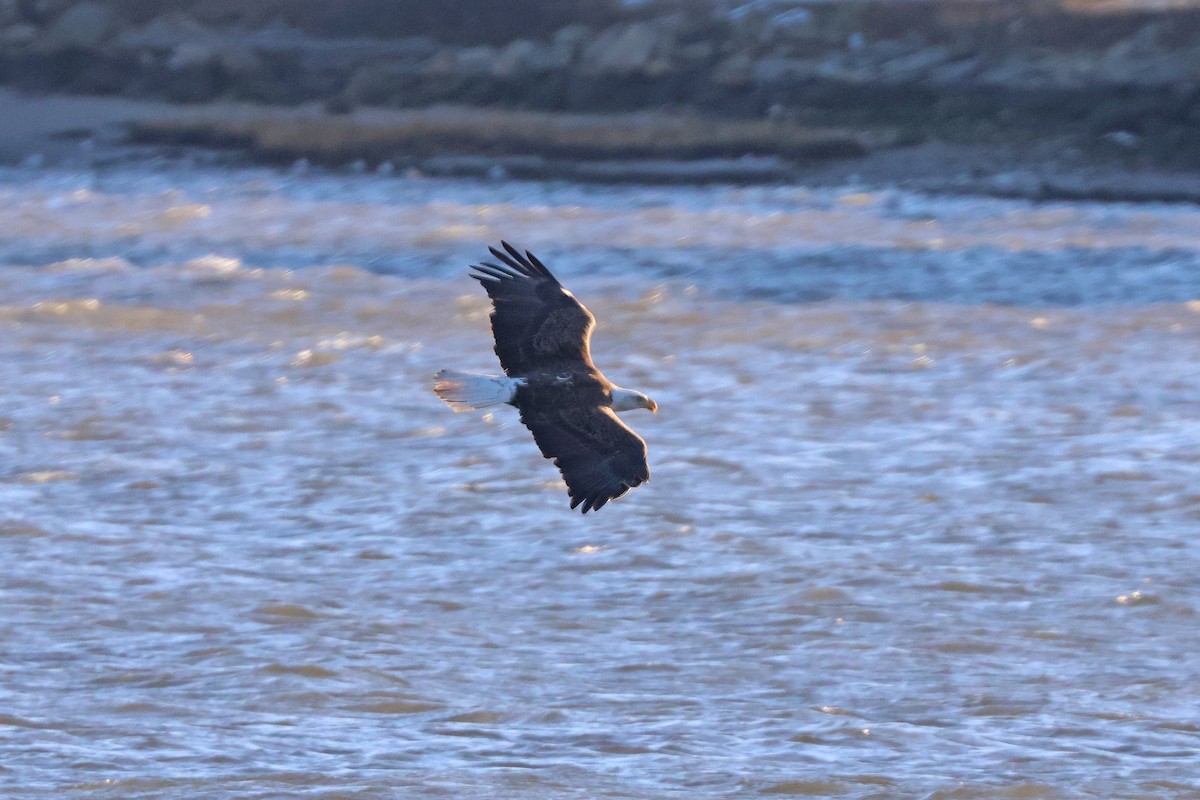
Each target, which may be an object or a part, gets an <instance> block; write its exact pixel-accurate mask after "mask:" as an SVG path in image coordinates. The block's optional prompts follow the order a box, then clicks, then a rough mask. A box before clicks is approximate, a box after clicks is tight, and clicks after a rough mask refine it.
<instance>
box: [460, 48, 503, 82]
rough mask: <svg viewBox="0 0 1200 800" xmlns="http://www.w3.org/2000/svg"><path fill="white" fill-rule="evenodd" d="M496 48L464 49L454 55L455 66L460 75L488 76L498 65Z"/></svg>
mask: <svg viewBox="0 0 1200 800" xmlns="http://www.w3.org/2000/svg"><path fill="white" fill-rule="evenodd" d="M496 57H497V53H496V48H494V47H489V46H488V45H479V46H478V47H464V48H463V49H462V50H459V51H458V52H457V53H456V54H455V55H454V66H455V69H456V70H457V71H458V73H459V74H460V75H469V76H478V75H487V74H488V73H490V72H491V71H492V65H493V64H495V63H496Z"/></svg>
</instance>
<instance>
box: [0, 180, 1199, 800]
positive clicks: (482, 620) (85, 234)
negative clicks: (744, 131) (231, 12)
mask: <svg viewBox="0 0 1200 800" xmlns="http://www.w3.org/2000/svg"><path fill="white" fill-rule="evenodd" d="M0 231H3V234H4V235H3V241H0V263H3V264H4V266H3V267H0V334H2V335H0V382H2V385H3V387H4V389H3V391H2V392H0V454H2V457H3V461H2V463H3V468H2V469H0V547H2V548H3V551H4V553H5V556H6V557H5V568H4V570H3V574H2V575H0V669H2V670H3V673H2V674H3V680H2V681H0V787H3V791H2V794H3V795H4V796H5V797H31V798H32V797H47V798H49V797H64V796H65V797H103V798H159V797H187V798H227V797H237V798H295V797H314V798H349V797H362V798H381V797H388V798H391V797H405V798H407V797H452V798H492V797H515V798H517V797H519V798H601V797H619V798H647V799H649V798H662V797H687V798H693V797H704V798H708V797H754V796H759V795H767V796H772V795H796V796H815V797H848V798H908V797H912V798H918V797H919V798H943V799H947V800H948V799H949V798H1074V797H1096V798H1114V797H1147V798H1150V797H1200V766H1198V765H1200V760H1198V759H1197V746H1198V745H1200V689H1198V688H1197V687H1200V657H1197V647H1198V645H1200V635H1198V633H1197V631H1198V619H1197V610H1198V607H1200V601H1198V597H1197V577H1196V576H1197V574H1200V543H1198V542H1197V536H1196V533H1197V529H1198V528H1200V489H1198V488H1197V484H1196V473H1197V468H1198V465H1200V411H1198V410H1197V409H1198V408H1200V406H1198V405H1197V398H1198V397H1200V368H1198V367H1200V355H1198V354H1200V304H1198V303H1197V302H1194V301H1195V299H1196V298H1200V211H1198V210H1196V209H1192V208H1188V207H1170V206H1159V207H1124V206H1100V205H1044V206H1036V205H1029V204H1023V203H1017V202H1000V201H983V200H971V199H961V198H960V199H942V198H931V197H921V196H915V195H907V194H905V193H902V192H898V191H885V192H870V191H860V190H857V189H850V188H848V189H846V190H843V191H826V190H822V191H808V190H804V189H799V188H775V189H755V190H739V189H731V188H724V187H714V188H696V189H663V188H656V189H641V188H637V187H626V188H617V189H614V188H601V187H592V188H589V187H578V186H570V185H556V184H511V183H484V182H479V183H477V182H451V181H429V180H421V179H417V178H394V177H376V176H366V175H363V176H352V175H328V174H312V173H304V174H292V175H288V174H282V173H273V172H270V171H265V170H249V169H216V168H205V167H195V166H189V165H186V164H184V165H179V164H170V163H161V164H149V165H146V166H142V167H131V166H124V167H112V168H106V169H102V170H99V171H91V172H82V173H77V172H65V171H54V170H45V171H34V170H9V171H6V172H3V173H0ZM501 236H503V237H506V238H510V239H512V240H514V241H516V242H519V243H521V244H524V245H527V246H529V247H530V248H533V249H534V250H535V252H537V253H539V254H540V255H542V256H543V258H544V260H546V261H547V262H548V263H549V265H550V266H551V268H552V269H555V270H556V271H557V272H558V273H559V275H560V277H561V278H562V279H563V280H564V282H565V283H567V284H568V285H569V286H570V287H571V288H572V289H573V290H574V291H575V292H576V294H578V295H579V296H580V297H581V298H582V299H583V300H584V301H585V302H587V303H588V304H589V306H590V307H591V308H592V309H593V311H595V312H596V314H597V316H598V317H599V318H600V320H601V328H600V330H599V331H598V333H597V336H596V340H595V342H594V350H595V353H596V357H597V360H598V362H599V363H600V365H601V367H602V368H603V369H605V371H606V372H607V373H608V375H609V376H610V377H612V378H613V379H614V380H617V381H618V382H620V383H621V384H623V385H626V386H630V387H636V388H639V389H643V390H645V391H647V392H648V393H649V394H651V395H652V396H653V397H654V398H655V399H656V400H657V401H658V402H659V404H660V406H661V411H660V413H659V414H658V415H656V416H651V415H649V414H637V413H632V414H629V415H627V419H628V421H629V422H630V423H631V424H632V425H633V426H634V427H635V428H636V429H637V430H639V431H640V432H641V433H642V434H643V435H644V436H645V438H646V439H647V440H648V442H649V443H650V457H651V466H652V469H653V473H654V477H653V481H652V482H651V483H650V484H648V485H646V486H644V487H641V488H639V489H637V490H635V491H634V492H632V493H630V495H629V496H627V497H626V498H624V499H622V500H621V501H619V502H617V503H615V504H613V505H611V506H609V507H606V508H605V509H604V510H603V511H601V512H600V513H598V514H595V515H591V514H589V515H588V516H587V517H586V518H585V517H580V516H579V515H578V514H573V513H571V512H569V511H568V510H567V504H566V497H565V492H564V489H563V486H562V485H561V483H560V482H559V481H558V480H557V475H556V473H555V472H554V470H553V468H552V466H551V465H550V464H549V463H548V462H546V461H544V460H542V459H541V458H540V457H539V456H538V454H537V451H536V449H535V447H534V446H533V444H532V442H531V441H530V439H529V436H528V434H527V432H526V431H525V430H524V429H523V428H522V427H521V426H520V425H519V424H518V423H517V421H516V419H515V414H514V413H511V412H510V410H508V409H504V410H501V411H498V412H496V413H495V414H494V415H489V416H487V417H482V418H481V417H480V416H477V415H454V414H451V413H450V412H449V411H448V409H446V408H445V406H443V405H442V404H441V403H440V402H439V401H438V400H437V398H436V397H434V396H433V394H432V393H431V392H430V391H429V383H430V376H431V375H432V373H433V372H434V371H436V370H437V369H439V368H442V367H455V368H461V369H479V370H489V369H492V368H493V367H494V357H493V356H492V354H491V352H490V343H489V339H488V332H487V327H486V312H487V307H486V305H485V302H484V298H483V297H482V292H481V291H480V290H479V289H478V287H477V286H476V285H475V284H474V283H473V282H472V281H470V280H468V279H467V278H466V277H465V266H466V263H467V262H468V261H469V260H472V259H475V258H478V257H480V256H481V255H482V254H483V252H484V250H483V247H484V245H485V244H486V243H489V242H494V241H496V240H497V239H499V238H500V237H501Z"/></svg>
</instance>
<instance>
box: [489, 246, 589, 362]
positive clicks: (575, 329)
mask: <svg viewBox="0 0 1200 800" xmlns="http://www.w3.org/2000/svg"><path fill="white" fill-rule="evenodd" d="M501 244H502V245H503V246H504V251H501V250H497V249H496V248H495V247H489V248H488V249H489V250H490V251H491V252H492V255H494V256H495V257H496V258H497V259H499V260H500V262H501V263H500V264H495V263H492V262H490V261H485V262H483V263H482V264H476V265H474V266H473V267H472V269H474V270H475V272H473V273H471V277H473V278H475V280H477V281H479V282H480V283H481V284H483V288H484V289H486V290H487V293H488V297H490V298H492V306H493V309H492V335H493V336H494V337H495V339H496V355H497V356H499V357H500V365H501V366H502V367H504V371H505V372H507V373H508V374H509V375H520V374H522V373H525V372H528V371H530V370H534V369H538V368H539V367H541V366H543V365H546V364H548V363H550V362H554V361H573V362H582V363H584V364H586V365H588V366H591V363H592V358H591V352H590V347H589V340H590V339H591V336H592V327H593V326H594V325H595V324H596V318H595V317H593V316H592V314H591V312H590V311H588V310H587V309H586V308H584V307H583V304H582V303H580V302H579V301H578V300H576V299H575V296H574V295H572V294H571V293H570V292H568V291H567V290H566V289H564V288H563V287H562V284H560V283H559V282H558V280H557V279H556V278H555V277H554V276H553V275H551V274H550V270H548V269H546V267H545V266H544V265H543V264H542V262H540V261H538V260H537V258H536V257H535V256H534V255H533V254H532V253H530V252H529V251H528V250H526V251H525V254H524V255H521V253H520V252H519V251H518V250H517V249H516V248H515V247H513V246H512V245H510V244H509V243H508V242H501Z"/></svg>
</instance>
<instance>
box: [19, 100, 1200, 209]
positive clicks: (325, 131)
mask: <svg viewBox="0 0 1200 800" xmlns="http://www.w3.org/2000/svg"><path fill="white" fill-rule="evenodd" d="M0 104H3V105H4V107H5V108H8V109H11V111H12V114H13V119H14V120H17V122H15V123H14V124H10V125H8V126H5V127H4V128H3V129H2V130H0V163H7V164H20V163H24V164H26V165H27V166H37V165H39V164H45V165H54V164H67V165H77V166H87V165H96V164H100V163H112V162H114V161H120V160H122V159H143V158H146V157H149V156H151V155H166V156H171V155H184V154H186V153H189V152H195V151H197V150H199V151H202V152H225V153H228V154H231V155H232V156H233V157H234V158H235V159H244V161H245V162H246V163H257V164H268V165H275V166H287V165H291V164H293V163H296V162H298V161H307V162H309V163H312V164H314V165H318V166H323V167H328V168H331V169H335V170H336V169H346V170H349V171H353V172H362V171H366V170H376V171H381V172H383V173H385V174H390V173H398V174H400V173H409V174H421V175H429V176H437V177H477V178H493V179H504V178H512V179H518V180H522V179H524V180H570V181H576V182H581V183H648V184H680V185H694V184H704V183H730V184H741V185H771V184H797V185H805V186H858V187H863V188H889V187H895V188H902V189H908V190H913V191H919V192H925V193H935V194H957V195H982V196H990V197H1003V198H1012V199H1023V200H1031V201H1056V200H1061V201H1094V202H1128V203H1191V204H1200V172H1193V171H1188V170H1166V169H1162V168H1147V167H1144V166H1129V165H1126V164H1121V163H1119V162H1116V161H1114V160H1113V159H1103V158H1097V157H1096V156H1095V154H1093V153H1088V152H1086V151H1084V150H1081V149H1079V148H1075V147H1072V146H1071V142H1070V141H1069V140H1066V139H1063V138H1057V139H1055V138H1048V139H1046V140H1044V141H1034V142H1021V143H1012V144H1010V143H1004V142H944V141H938V140H925V141H906V140H905V139H904V138H903V137H902V136H901V135H900V134H899V133H897V132H896V131H894V130H854V129H849V128H840V129H831V128H809V127H805V126H800V125H796V124H794V123H789V122H770V121H730V120H714V119H712V118H709V117H705V116H702V115H697V114H695V113H687V114H667V113H661V112H655V113H649V112H635V113H628V114H604V115H601V114H583V115H581V114H560V113H556V112H526V111H520V112H517V111H511V110H504V109H480V108H471V107H447V106H439V107H432V108H427V109H410V110H397V109H377V108H376V109H358V110H356V111H355V112H353V113H351V114H332V113H329V112H328V111H326V110H324V109H322V108H320V107H319V106H314V105H309V106H306V107H301V108H280V107H268V106H258V105H254V104H248V103H230V102H215V103H207V104H199V105H190V106H181V105H177V104H172V103H168V102H165V101H158V100H131V99H128V98H120V97H97V96H73V95H34V94H25V93H18V92H14V91H12V90H10V89H3V88H0Z"/></svg>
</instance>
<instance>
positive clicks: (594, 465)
mask: <svg viewBox="0 0 1200 800" xmlns="http://www.w3.org/2000/svg"><path fill="white" fill-rule="evenodd" d="M521 422H524V423H525V426H526V427H527V428H529V430H531V431H533V438H534V441H536V442H537V444H538V447H539V448H541V451H542V455H544V456H545V457H546V458H552V459H554V464H555V466H557V467H558V469H559V471H560V472H562V476H563V480H565V481H566V482H567V493H568V494H569V495H570V496H571V508H575V507H576V506H578V505H580V504H581V503H582V504H583V513H584V514H586V513H587V512H588V511H590V510H592V509H596V508H600V507H601V506H603V505H604V504H605V503H607V502H608V501H609V500H613V499H615V498H617V497H620V496H621V495H623V494H625V493H626V492H628V491H629V490H630V489H631V488H633V487H634V486H637V485H639V484H641V483H643V482H644V481H648V480H650V467H649V466H648V465H647V464H646V443H645V442H644V441H643V440H642V437H640V436H638V435H637V434H636V433H634V432H633V431H632V430H630V428H629V426H627V425H626V424H625V423H624V422H622V421H621V420H620V419H619V418H618V417H617V415H616V413H615V412H614V411H613V410H612V409H611V408H606V407H604V406H565V407H561V408H560V407H550V408H547V407H545V406H544V405H539V406H535V407H533V408H528V409H522V410H521Z"/></svg>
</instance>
